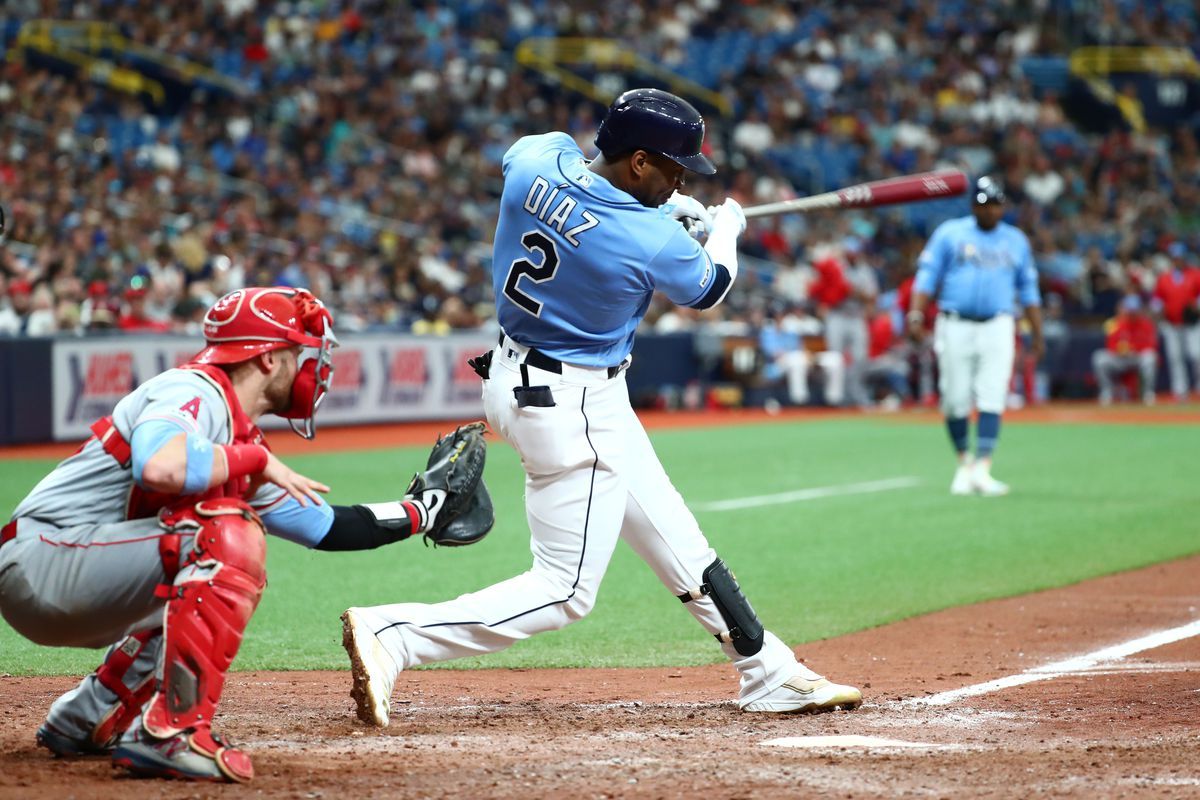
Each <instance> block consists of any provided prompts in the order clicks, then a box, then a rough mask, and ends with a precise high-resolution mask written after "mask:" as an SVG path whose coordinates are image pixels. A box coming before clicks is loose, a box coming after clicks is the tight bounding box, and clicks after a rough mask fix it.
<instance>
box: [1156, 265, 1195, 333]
mask: <svg viewBox="0 0 1200 800" xmlns="http://www.w3.org/2000/svg"><path fill="white" fill-rule="evenodd" d="M1154 298H1155V299H1156V300H1158V301H1159V302H1160V303H1162V314H1163V318H1164V319H1166V321H1167V322H1169V323H1171V324H1172V325H1181V324H1183V323H1184V321H1185V320H1184V318H1183V310H1184V309H1185V308H1186V307H1188V306H1193V307H1194V306H1195V304H1196V300H1197V298H1200V269H1197V268H1195V267H1188V268H1186V269H1169V270H1167V271H1166V272H1164V273H1163V274H1161V275H1159V276H1158V281H1157V282H1155V284H1154Z"/></svg>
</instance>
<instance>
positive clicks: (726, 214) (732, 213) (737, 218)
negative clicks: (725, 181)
mask: <svg viewBox="0 0 1200 800" xmlns="http://www.w3.org/2000/svg"><path fill="white" fill-rule="evenodd" d="M708 213H709V214H711V215H712V225H711V227H710V228H709V230H716V229H717V228H718V227H719V228H722V229H724V228H726V227H734V226H736V230H737V232H736V233H735V234H734V235H735V236H740V235H741V234H742V233H743V232H745V230H746V214H745V212H743V211H742V206H741V204H739V203H738V201H737V200H734V199H733V198H732V197H726V198H725V202H724V203H722V204H721V205H719V206H709V207H708Z"/></svg>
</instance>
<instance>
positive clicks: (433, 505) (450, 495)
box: [406, 422, 495, 547]
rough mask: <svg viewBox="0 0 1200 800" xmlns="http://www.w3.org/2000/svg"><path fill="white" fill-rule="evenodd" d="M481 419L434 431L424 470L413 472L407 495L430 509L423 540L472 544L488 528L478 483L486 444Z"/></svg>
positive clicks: (485, 498)
mask: <svg viewBox="0 0 1200 800" xmlns="http://www.w3.org/2000/svg"><path fill="white" fill-rule="evenodd" d="M486 429H487V426H486V425H484V424H483V423H482V422H473V423H471V424H470V425H463V426H462V427H460V428H458V429H457V430H455V431H454V433H452V434H450V435H448V436H439V437H438V440H437V443H436V444H434V446H433V450H432V451H431V452H430V454H429V462H428V464H427V465H426V467H425V471H424V472H420V473H417V474H416V475H414V476H413V479H412V483H410V484H409V485H408V491H407V492H406V494H408V495H411V496H413V497H416V498H418V499H419V500H421V501H422V502H423V503H424V504H425V507H426V508H427V509H428V510H429V516H430V523H429V525H428V527H427V528H426V530H425V541H426V543H428V542H433V543H434V544H435V545H439V544H440V545H446V546H447V547H459V546H462V545H467V544H474V543H475V542H477V541H479V540H480V539H482V538H483V537H484V536H485V535H486V534H487V532H488V531H490V530H491V529H492V523H493V522H494V521H495V515H494V513H493V511H492V498H491V496H490V495H489V494H488V490H487V486H485V485H484V483H483V464H484V460H485V459H486V457H487V443H486V442H485V441H484V439H483V433H484V431H485V430H486Z"/></svg>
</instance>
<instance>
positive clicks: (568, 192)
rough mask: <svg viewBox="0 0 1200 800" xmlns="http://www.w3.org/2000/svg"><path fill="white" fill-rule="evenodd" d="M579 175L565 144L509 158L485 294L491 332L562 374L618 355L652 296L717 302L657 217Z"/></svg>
mask: <svg viewBox="0 0 1200 800" xmlns="http://www.w3.org/2000/svg"><path fill="white" fill-rule="evenodd" d="M587 163H588V162H587V160H586V159H585V158H584V156H583V151H581V150H580V149H579V147H578V146H577V145H576V144H575V141H574V140H573V139H572V138H571V137H570V136H568V135H567V134H565V133H547V134H543V135H540V136H526V137H524V138H523V139H520V140H518V141H517V143H516V144H514V145H513V146H512V147H511V148H509V151H508V152H507V153H506V154H505V155H504V193H503V195H502V197H501V201H500V221H499V223H498V224H497V227H496V243H495V246H494V250H493V259H492V282H493V285H494V288H495V291H496V312H497V316H498V318H499V321H500V326H501V327H502V328H503V329H504V332H505V333H507V334H508V335H509V336H510V337H512V338H513V339H514V340H515V341H517V342H519V343H520V344H523V345H526V346H528V347H536V348H537V349H538V350H541V351H542V352H543V353H545V354H547V355H549V356H551V357H552V358H556V359H558V360H559V361H563V362H566V363H568V364H576V365H579V366H586V367H612V366H616V365H618V364H620V363H621V361H623V360H624V358H625V357H626V356H627V355H629V351H630V350H631V349H632V348H633V334H634V331H635V330H636V329H637V326H638V323H639V322H640V321H641V319H642V317H643V316H644V315H645V313H646V308H647V307H648V306H649V305H650V298H651V296H652V295H653V294H654V292H655V291H656V290H658V291H661V292H663V293H664V294H666V296H667V297H668V298H670V299H671V301H672V302H674V303H678V304H680V305H686V306H692V307H695V308H707V307H708V306H709V305H712V304H713V303H715V302H716V301H717V300H718V299H719V298H720V297H721V296H723V295H724V288H725V287H724V286H720V287H719V286H718V284H719V283H720V279H719V277H720V276H721V275H722V274H723V273H724V270H723V269H722V270H717V269H716V268H715V266H714V264H713V262H712V259H711V258H710V257H709V255H708V254H707V253H706V252H705V251H704V249H703V248H702V247H701V246H700V244H699V243H698V242H697V241H696V240H694V239H693V238H691V237H690V236H689V235H688V234H687V231H685V230H684V229H683V226H682V225H680V224H679V223H678V222H677V221H676V220H674V219H672V218H671V217H670V216H668V215H667V213H666V212H665V211H664V210H663V209H659V208H647V207H645V206H643V205H642V204H641V203H639V202H638V201H637V200H635V199H634V198H633V196H632V195H630V194H628V193H627V192H624V191H622V190H620V189H617V188H616V187H615V186H613V185H612V184H611V183H609V182H608V181H607V180H606V179H604V178H602V177H600V176H599V175H596V174H595V173H593V172H591V171H590V170H588V169H587ZM726 277H727V276H726ZM726 282H727V281H726ZM718 288H719V289H720V291H715V290H716V289H718Z"/></svg>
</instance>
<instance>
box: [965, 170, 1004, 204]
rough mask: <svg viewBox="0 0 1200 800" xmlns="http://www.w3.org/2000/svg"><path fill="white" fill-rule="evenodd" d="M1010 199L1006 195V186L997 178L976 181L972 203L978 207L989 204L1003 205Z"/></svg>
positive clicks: (985, 177)
mask: <svg viewBox="0 0 1200 800" xmlns="http://www.w3.org/2000/svg"><path fill="white" fill-rule="evenodd" d="M1006 200H1008V198H1007V197H1006V196H1005V194H1004V186H1003V185H1001V183H1000V181H998V180H996V179H995V178H990V177H988V176H986V175H985V176H983V177H982V178H980V179H979V180H977V181H975V193H974V194H973V195H972V197H971V201H972V202H973V203H974V204H975V205H977V206H982V205H987V204H988V203H1003V202H1005V201H1006Z"/></svg>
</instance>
